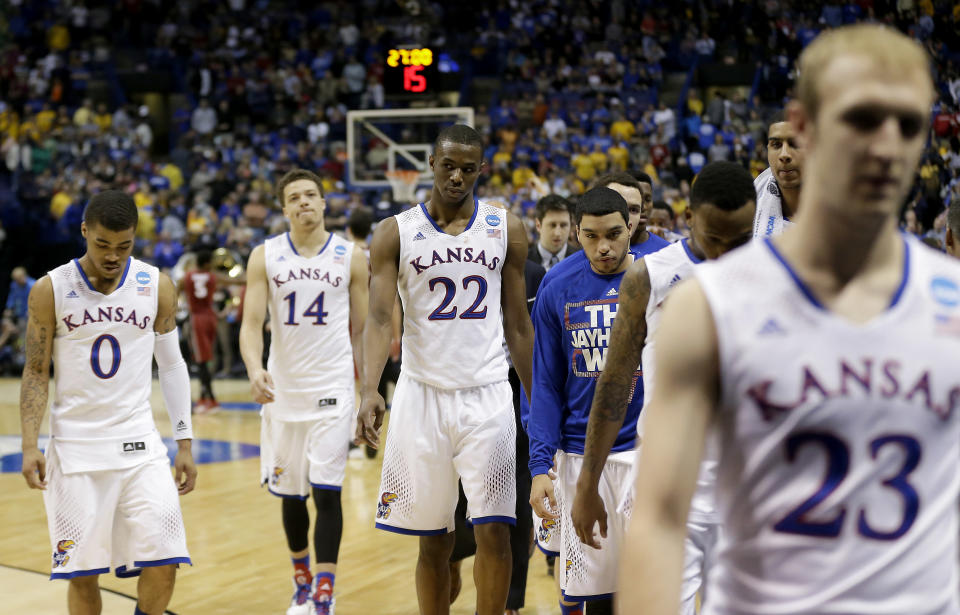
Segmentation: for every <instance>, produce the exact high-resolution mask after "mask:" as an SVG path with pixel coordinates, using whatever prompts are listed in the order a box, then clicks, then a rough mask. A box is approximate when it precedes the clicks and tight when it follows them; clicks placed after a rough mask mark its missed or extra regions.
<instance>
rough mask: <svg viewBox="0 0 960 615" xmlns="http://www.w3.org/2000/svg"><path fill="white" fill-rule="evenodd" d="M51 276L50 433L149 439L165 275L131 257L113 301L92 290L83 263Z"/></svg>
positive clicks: (70, 438) (72, 438)
mask: <svg viewBox="0 0 960 615" xmlns="http://www.w3.org/2000/svg"><path fill="white" fill-rule="evenodd" d="M49 276H50V281H51V283H52V287H53V301H54V309H55V311H56V317H57V328H56V333H55V335H54V338H53V362H54V398H53V405H52V406H51V408H50V433H51V435H52V436H53V437H54V438H55V439H58V440H63V441H64V442H65V443H69V442H72V441H85V440H97V441H101V442H102V441H105V440H106V439H116V438H121V439H122V438H124V437H127V436H131V437H132V436H142V435H144V434H148V433H151V432H152V431H154V430H155V429H156V426H155V425H154V422H153V413H152V412H151V409H150V390H151V384H152V378H151V372H150V370H151V366H152V361H153V345H154V337H155V333H154V330H153V327H154V323H155V321H156V318H157V292H158V291H157V289H158V284H157V281H158V280H159V276H160V272H159V270H158V269H157V268H156V267H154V266H152V265H148V264H147V263H144V262H142V261H139V260H136V259H134V258H132V257H131V258H128V259H127V265H126V267H125V268H124V270H123V273H122V277H121V278H120V283H119V285H118V286H117V288H116V289H115V290H114V291H113V292H111V293H110V294H109V295H104V294H102V293H100V292H99V291H97V290H94V288H93V286H91V284H90V282H89V280H88V279H87V276H86V274H85V273H84V272H83V269H81V268H80V262H79V261H78V260H77V259H74V260H72V261H70V262H69V263H66V264H65V265H61V266H59V267H57V268H56V269H54V270H53V271H51V272H50V273H49ZM65 446H67V445H66V444H65ZM58 450H61V455H63V454H64V453H67V457H69V456H70V455H69V452H67V451H66V449H58ZM111 450H112V449H110V448H108V447H107V446H104V447H103V449H101V450H100V451H99V452H98V454H100V455H103V456H104V462H105V464H106V466H107V467H115V465H114V464H113V462H107V460H106V457H107V456H108V455H107V453H108V452H110V451H111ZM78 454H82V451H81V452H79V453H78ZM67 461H68V462H69V461H70V460H69V459H67ZM68 465H69V463H68Z"/></svg>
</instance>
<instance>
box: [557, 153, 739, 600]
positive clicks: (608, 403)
mask: <svg viewBox="0 0 960 615" xmlns="http://www.w3.org/2000/svg"><path fill="white" fill-rule="evenodd" d="M752 181H753V180H752V178H751V177H750V174H749V173H747V171H746V170H745V169H744V168H743V167H741V166H740V165H738V164H735V163H732V162H713V163H710V164H708V165H707V166H705V167H704V168H703V170H702V171H701V172H700V174H699V175H697V178H696V180H695V181H694V183H693V188H692V189H691V191H690V207H689V208H688V210H687V213H686V216H687V224H688V226H689V227H690V238H689V239H684V240H682V241H680V242H677V243H673V244H670V245H669V246H667V247H666V248H663V249H662V250H658V251H656V252H653V253H651V254H647V255H645V256H644V257H643V259H642V260H639V261H637V262H636V263H634V264H633V265H632V266H631V267H630V269H629V270H628V271H627V273H626V275H625V277H624V281H623V284H622V285H621V287H620V309H619V310H618V312H617V319H616V321H615V322H614V328H613V332H612V334H611V342H610V347H609V355H608V358H607V362H606V365H605V367H604V369H603V373H602V374H601V375H600V379H599V381H598V382H597V385H596V394H595V395H594V396H593V398H592V402H593V404H592V407H591V410H590V415H589V416H590V420H589V425H588V428H587V438H586V444H585V447H584V457H583V470H582V471H581V472H580V475H579V478H577V479H576V480H577V483H576V497H575V498H572V499H573V506H572V510H571V513H570V515H571V517H572V520H573V526H574V530H575V531H576V535H577V536H579V537H580V539H581V540H582V541H583V542H585V543H587V544H589V545H591V546H598V547H600V548H601V550H602V549H607V550H610V547H609V546H607V545H608V543H609V535H610V532H611V531H614V529H613V528H614V527H615V526H616V525H617V524H620V525H622V524H624V523H625V520H623V517H624V513H623V511H622V510H618V509H616V508H613V507H612V506H611V503H610V502H608V501H607V500H608V499H607V498H603V497H601V491H602V490H601V487H602V483H603V481H605V480H606V473H607V472H608V468H609V464H610V459H612V458H613V457H614V456H612V455H611V457H610V459H608V460H607V463H606V464H603V460H604V459H605V458H607V453H608V452H609V451H610V450H611V448H613V450H614V451H616V450H617V449H616V446H615V440H614V438H616V442H619V441H620V439H621V437H622V429H623V427H624V426H626V425H631V424H636V427H637V433H638V435H639V436H640V442H641V443H642V439H643V416H642V415H641V417H640V420H639V421H636V419H633V418H632V416H633V409H632V404H633V402H632V401H631V402H629V404H628V402H627V400H628V399H632V397H633V396H635V393H632V392H631V391H632V389H633V387H634V380H635V370H636V365H637V364H638V363H641V362H640V358H641V357H642V359H643V361H642V366H643V369H642V372H643V388H642V390H643V399H644V401H646V400H649V399H650V394H651V391H652V389H653V380H652V375H653V363H654V343H653V340H652V335H653V332H654V331H655V330H656V328H657V324H658V321H659V318H660V311H661V306H662V304H663V302H664V300H665V299H666V297H667V295H668V293H669V292H670V291H671V290H672V289H673V288H674V287H675V286H676V285H677V284H679V283H680V282H681V281H682V280H684V279H686V278H688V277H690V276H691V275H692V274H693V269H694V265H696V264H698V263H700V262H701V261H703V260H704V259H706V258H716V257H718V256H720V255H721V254H724V253H726V252H728V251H729V250H732V249H733V248H735V247H737V246H740V245H742V244H744V243H746V242H747V241H749V240H750V238H751V237H752V221H753V215H754V201H755V194H754V190H753V183H752ZM618 430H620V431H619V432H618ZM707 457H708V458H709V455H708V456H707ZM628 465H629V472H628V473H629V474H630V485H631V488H630V489H629V491H630V494H629V496H628V497H627V498H626V499H627V500H632V499H633V494H632V478H633V466H634V464H633V458H632V457H631V458H630V460H629V462H628ZM715 466H716V462H715V461H713V460H710V459H705V460H704V462H703V468H702V469H701V472H700V476H699V479H698V491H697V495H696V497H695V498H694V505H693V506H692V508H691V512H690V515H689V519H688V524H687V538H686V542H685V547H686V557H685V566H684V584H683V598H684V600H683V605H682V607H681V613H685V614H686V613H690V614H692V613H694V612H695V611H696V594H697V591H698V590H699V589H700V585H701V579H702V576H703V575H702V572H703V569H704V568H705V561H706V560H707V559H708V557H709V554H710V550H711V546H712V544H713V539H714V537H715V535H716V532H717V529H716V524H717V520H716V518H715V514H714V504H713V486H714V475H715ZM598 467H599V468H601V472H602V474H601V476H598V474H597V472H598V470H597V468H598ZM597 523H599V524H600V534H601V536H602V537H603V536H604V535H606V536H607V537H608V538H607V540H606V541H604V540H598V539H597V538H596V536H594V527H595V525H596V524H597ZM607 528H611V529H610V530H609V531H608V529H607ZM585 551H586V552H587V553H590V552H593V549H586V550H585Z"/></svg>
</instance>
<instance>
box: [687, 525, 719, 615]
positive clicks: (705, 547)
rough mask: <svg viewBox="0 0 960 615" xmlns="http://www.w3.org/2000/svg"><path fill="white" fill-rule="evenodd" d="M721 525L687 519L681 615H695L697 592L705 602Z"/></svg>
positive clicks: (701, 600)
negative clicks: (708, 574)
mask: <svg viewBox="0 0 960 615" xmlns="http://www.w3.org/2000/svg"><path fill="white" fill-rule="evenodd" d="M719 529H720V527H719V525H717V524H715V523H700V522H697V521H693V520H691V519H687V537H686V538H685V539H684V541H683V584H682V585H681V590H680V615H695V614H696V612H697V592H700V594H701V596H700V602H701V603H702V602H703V589H704V588H705V587H706V586H707V584H706V575H707V572H708V570H709V568H710V564H711V563H712V561H713V554H714V547H716V544H717V532H719Z"/></svg>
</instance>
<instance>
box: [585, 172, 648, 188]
mask: <svg viewBox="0 0 960 615" xmlns="http://www.w3.org/2000/svg"><path fill="white" fill-rule="evenodd" d="M610 184H620V185H621V186H626V187H627V188H636V189H637V190H639V189H640V182H638V181H637V178H636V177H634V176H633V175H631V174H630V173H627V172H626V171H611V172H609V173H604V174H603V175H601V176H600V177H598V178H597V179H596V180H594V182H593V185H591V186H590V187H591V188H600V187H601V186H609V185H610Z"/></svg>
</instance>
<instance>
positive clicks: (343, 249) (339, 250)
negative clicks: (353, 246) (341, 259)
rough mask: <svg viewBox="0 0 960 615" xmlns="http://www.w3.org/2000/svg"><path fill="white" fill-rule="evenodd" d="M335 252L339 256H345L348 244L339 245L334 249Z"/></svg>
mask: <svg viewBox="0 0 960 615" xmlns="http://www.w3.org/2000/svg"><path fill="white" fill-rule="evenodd" d="M333 253H334V254H337V255H339V256H343V255H344V254H346V253H347V246H337V247H336V248H334V249H333Z"/></svg>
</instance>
